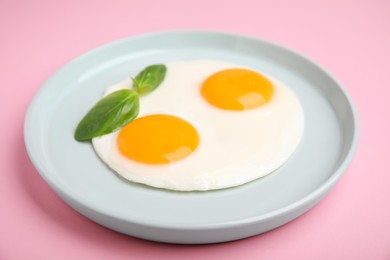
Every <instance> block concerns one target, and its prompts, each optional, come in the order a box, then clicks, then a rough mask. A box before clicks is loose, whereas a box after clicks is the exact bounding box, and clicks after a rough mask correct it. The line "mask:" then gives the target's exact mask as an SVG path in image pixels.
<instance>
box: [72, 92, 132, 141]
mask: <svg viewBox="0 0 390 260" xmlns="http://www.w3.org/2000/svg"><path fill="white" fill-rule="evenodd" d="M138 112H139V98H138V94H137V93H136V92H134V91H132V90H129V89H122V90H118V91H115V92H113V93H111V94H109V95H107V96H105V97H104V98H103V99H101V100H100V101H99V102H98V103H96V105H95V106H93V107H92V108H91V110H89V111H88V113H87V114H86V115H85V116H84V118H83V119H82V120H81V122H80V123H79V124H78V126H77V128H76V132H75V134H74V138H75V139H76V140H77V141H87V140H90V139H92V138H93V137H97V136H101V135H105V134H109V133H112V132H114V131H116V130H118V129H119V128H121V127H123V126H124V125H126V124H127V123H129V122H130V121H132V120H134V119H135V118H136V117H137V115H138Z"/></svg>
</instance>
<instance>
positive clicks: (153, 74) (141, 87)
mask: <svg viewBox="0 0 390 260" xmlns="http://www.w3.org/2000/svg"><path fill="white" fill-rule="evenodd" d="M166 73H167V68H166V66H165V65H164V64H156V65H151V66H148V67H146V68H145V69H144V70H143V71H141V72H140V73H139V74H138V75H137V76H136V77H135V79H133V81H134V87H135V89H136V91H137V92H138V94H140V95H144V94H148V93H150V92H152V91H153V90H155V89H156V88H157V87H158V86H159V85H160V84H161V83H162V82H163V80H164V78H165V75H166Z"/></svg>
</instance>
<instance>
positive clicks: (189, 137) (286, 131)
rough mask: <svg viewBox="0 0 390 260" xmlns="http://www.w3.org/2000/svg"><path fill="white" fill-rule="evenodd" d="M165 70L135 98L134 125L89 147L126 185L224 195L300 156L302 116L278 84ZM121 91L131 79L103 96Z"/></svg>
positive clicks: (201, 66)
mask: <svg viewBox="0 0 390 260" xmlns="http://www.w3.org/2000/svg"><path fill="white" fill-rule="evenodd" d="M165 65H166V67H167V74H166V77H165V80H164V81H163V83H162V84H161V85H160V86H159V87H158V88H157V89H156V90H154V91H153V92H151V93H150V94H147V95H145V96H141V97H140V113H139V115H138V117H137V119H135V120H134V121H132V122H130V123H129V124H128V125H126V126H125V127H123V128H122V129H120V130H118V131H116V132H114V133H111V134H107V135H104V136H100V137H96V138H93V139H92V144H93V147H94V149H95V151H96V153H97V154H98V156H99V157H100V158H101V159H102V160H103V161H104V162H105V163H106V164H107V165H108V166H109V167H110V168H111V169H112V170H114V171H115V172H116V173H118V174H119V175H120V176H122V177H123V178H125V179H127V180H130V181H133V182H136V183H142V184H146V185H149V186H152V187H156V188H164V189H171V190H178V191H192V190H199V191H205V190H215V189H222V188H228V187H233V186H238V185H242V184H245V183H247V182H250V181H253V180H255V179H258V178H260V177H263V176H265V175H267V174H270V173H272V172H274V171H275V170H276V169H278V168H279V167H281V166H282V165H283V164H284V163H285V162H286V161H287V160H288V159H289V158H290V157H291V156H292V154H293V153H294V151H295V150H296V149H297V147H298V145H299V143H300V140H301V137H302V134H303V130H304V114H303V110H302V107H301V105H300V102H299V99H298V98H297V97H296V95H295V94H294V93H293V92H292V91H291V90H290V89H289V88H288V87H287V86H286V85H284V84H283V83H282V82H280V81H278V80H277V79H275V78H273V77H271V76H270V75H265V74H264V73H261V72H258V71H255V70H253V69H250V68H246V67H243V66H240V65H236V64H231V63H226V62H222V61H216V60H193V61H176V62H169V63H167V64H165ZM237 86H240V87H237ZM125 88H132V81H131V79H128V80H124V81H122V82H119V83H118V84H115V85H113V86H110V87H109V88H108V89H107V91H106V93H105V95H107V94H109V93H111V92H113V91H116V90H119V89H125Z"/></svg>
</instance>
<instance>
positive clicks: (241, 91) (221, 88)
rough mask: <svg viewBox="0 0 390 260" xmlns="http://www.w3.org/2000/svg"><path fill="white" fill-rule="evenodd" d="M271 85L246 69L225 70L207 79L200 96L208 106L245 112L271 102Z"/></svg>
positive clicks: (264, 78)
mask: <svg viewBox="0 0 390 260" xmlns="http://www.w3.org/2000/svg"><path fill="white" fill-rule="evenodd" d="M273 93H274V89H273V86H272V83H271V82H270V81H269V80H268V79H267V78H266V77H264V76H262V75H261V74H259V73H257V72H254V71H251V70H247V69H226V70H222V71H219V72H217V73H215V74H213V75H211V76H210V77H208V78H207V79H206V80H205V82H204V83H203V85H202V88H201V94H202V96H203V97H204V98H205V99H206V101H207V102H209V103H210V104H212V105H214V106H216V107H218V108H222V109H226V110H246V109H252V108H256V107H259V106H261V105H263V104H265V103H267V102H269V101H270V100H271V97H272V95H273Z"/></svg>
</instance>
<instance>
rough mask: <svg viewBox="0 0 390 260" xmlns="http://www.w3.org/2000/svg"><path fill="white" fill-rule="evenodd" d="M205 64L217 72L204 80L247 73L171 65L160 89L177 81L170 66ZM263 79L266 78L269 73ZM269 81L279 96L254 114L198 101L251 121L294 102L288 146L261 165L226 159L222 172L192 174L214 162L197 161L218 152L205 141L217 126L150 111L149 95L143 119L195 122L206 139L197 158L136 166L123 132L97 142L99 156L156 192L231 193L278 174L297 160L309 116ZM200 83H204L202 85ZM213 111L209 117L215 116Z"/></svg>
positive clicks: (218, 66)
mask: <svg viewBox="0 0 390 260" xmlns="http://www.w3.org/2000/svg"><path fill="white" fill-rule="evenodd" d="M204 62H206V63H208V64H214V65H215V66H210V67H212V68H213V69H211V70H212V71H211V72H210V71H207V75H202V76H201V77H203V78H204V77H205V76H206V77H207V76H208V75H211V74H212V73H214V72H216V71H218V70H221V69H226V68H246V67H243V66H237V65H235V64H229V63H225V62H219V61H210V60H197V61H189V62H172V63H168V64H167V67H168V73H167V77H166V80H165V81H164V82H163V84H162V85H161V86H160V87H159V88H158V89H157V90H158V91H163V90H164V85H165V84H166V81H169V80H170V79H169V77H170V76H175V75H171V74H172V72H171V73H170V68H169V66H172V64H175V66H177V67H180V66H181V67H185V66H186V64H188V63H199V64H203V63H204ZM206 67H207V66H206ZM249 69H250V68H249ZM194 73H195V72H194ZM204 74H205V73H204ZM261 74H263V75H265V74H264V73H261ZM265 76H266V77H268V78H269V79H270V80H271V81H272V82H273V84H274V86H275V94H274V97H273V99H272V101H271V102H269V103H268V104H266V105H264V106H263V107H262V108H259V109H252V110H247V111H243V112H230V111H229V112H226V111H223V110H220V109H218V108H214V107H212V106H210V105H209V104H208V103H206V101H204V100H203V98H202V97H201V96H200V93H199V94H198V96H197V97H196V98H197V99H198V102H203V104H202V103H201V104H202V105H204V106H205V107H206V108H207V109H206V111H207V110H211V111H212V112H210V113H211V114H215V115H217V116H218V117H223V115H224V114H229V113H234V114H236V115H239V117H242V115H243V113H245V114H246V116H247V117H248V118H251V116H252V115H256V114H263V115H261V116H263V117H267V113H268V112H269V111H272V109H273V106H275V104H277V103H278V102H283V101H285V100H287V101H288V102H289V103H290V106H292V107H293V110H294V111H296V113H294V114H293V115H291V118H289V119H287V120H290V121H292V123H291V124H289V126H288V128H287V129H285V131H284V134H283V135H282V136H281V138H282V141H281V142H280V144H278V145H275V146H277V147H278V148H280V149H276V148H275V149H271V150H270V151H268V152H267V154H263V155H262V156H263V157H262V158H263V159H262V160H263V164H259V163H258V159H257V158H256V157H258V154H251V155H249V156H247V157H245V158H241V159H240V160H239V161H237V162H232V161H231V160H226V161H228V162H229V164H227V165H219V167H218V169H212V170H210V171H202V172H191V167H192V166H194V167H196V163H208V162H207V161H203V162H196V160H195V159H196V158H199V157H202V156H200V155H199V154H201V153H202V152H204V153H207V151H209V150H210V149H213V148H212V146H211V145H207V141H210V142H211V143H213V142H212V139H209V140H204V139H203V138H202V137H203V136H205V135H206V133H209V132H212V131H215V130H214V129H213V127H211V126H208V125H207V124H204V122H202V120H199V119H197V118H192V116H191V113H188V111H179V110H177V107H176V110H173V111H172V110H171V109H164V108H161V107H158V106H156V107H152V108H150V109H147V108H145V103H147V101H148V99H150V101H151V102H152V101H153V98H149V96H145V97H141V99H140V103H141V111H140V115H139V117H141V116H144V115H148V114H160V113H163V114H164V113H165V114H171V115H176V116H179V117H181V118H183V119H184V120H186V121H188V122H189V123H191V124H192V125H193V126H194V127H195V129H197V131H198V133H199V136H200V143H199V146H198V148H197V149H196V150H195V151H194V153H193V154H191V155H190V156H188V157H187V158H185V159H183V160H181V161H178V162H175V163H172V164H169V165H158V166H154V165H147V164H142V163H138V162H134V161H131V160H128V159H127V158H125V157H124V156H122V155H121V154H120V152H119V151H118V149H117V147H116V137H117V135H118V133H119V131H117V132H114V133H111V134H108V135H105V136H101V137H97V138H93V140H92V144H93V146H94V149H95V151H96V153H97V154H98V156H99V157H100V158H101V159H102V160H103V161H104V162H105V163H106V164H107V165H108V166H109V167H110V168H112V169H113V170H114V171H115V172H117V173H118V174H119V175H120V176H122V177H123V178H125V179H127V180H130V181H133V182H136V183H143V184H146V185H149V186H153V187H156V188H165V189H171V190H178V191H191V190H214V189H222V188H228V187H233V186H239V185H242V184H245V183H247V182H250V181H253V180H255V179H258V178H260V177H263V176H265V175H268V174H270V173H272V172H273V171H275V170H276V169H277V168H279V167H280V166H282V165H283V164H284V163H285V162H286V161H287V160H288V159H289V158H290V157H291V155H292V154H293V153H294V151H295V150H296V148H297V147H298V145H299V143H300V140H301V138H302V135H303V131H304V116H303V109H302V107H301V105H300V103H299V100H298V98H297V97H296V96H295V94H294V93H293V92H292V91H291V90H290V89H289V88H287V87H286V86H285V85H284V84H283V83H281V82H280V81H278V80H276V79H274V78H273V77H271V76H270V75H265ZM204 79H205V78H204ZM196 84H201V82H197V83H196ZM131 87H132V83H131V80H130V79H128V80H124V81H122V82H120V83H118V84H115V85H113V86H110V87H109V88H108V89H107V91H106V93H105V95H107V94H109V93H111V92H114V91H116V90H119V89H123V88H131ZM195 91H196V93H198V92H199V88H197V89H196V90H195ZM156 92H157V91H156ZM192 94H194V93H192ZM152 96H153V93H151V94H150V97H152ZM171 98H173V97H171ZM172 101H173V100H169V101H168V102H172ZM286 110H288V109H286ZM259 111H260V112H259ZM207 112H208V113H209V111H207ZM227 120H229V119H227ZM217 135H218V133H214V136H215V137H216V136H217ZM213 145H218V144H214V143H213ZM280 146H281V147H280ZM271 147H272V146H271ZM242 148H244V147H242ZM238 149H239V148H238ZM214 152H215V151H214ZM273 153H278V155H277V157H276V158H277V159H275V157H274V156H273ZM267 156H268V157H269V159H268V161H267ZM205 157H207V156H206V154H204V156H203V158H205ZM264 162H265V163H264ZM194 167H193V168H194ZM129 169H130V170H129ZM189 172H190V174H189Z"/></svg>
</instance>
